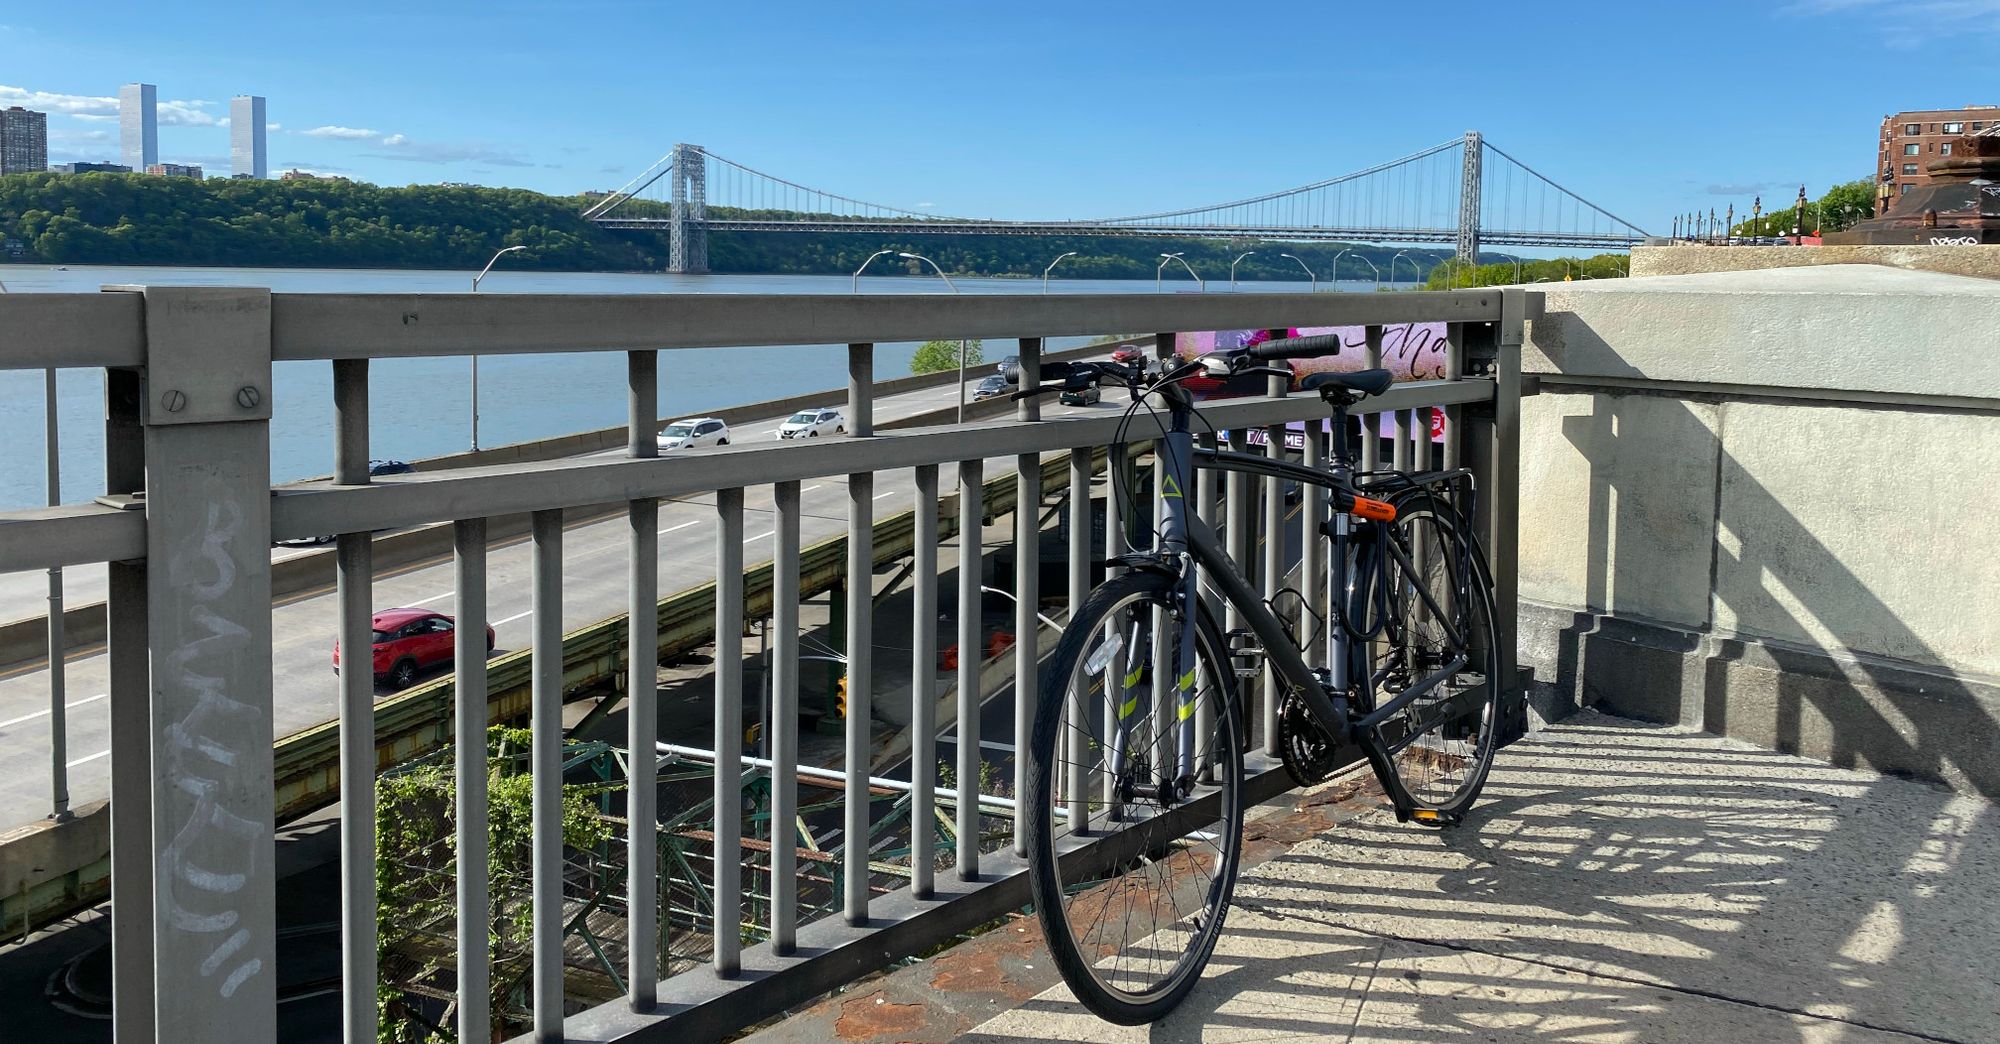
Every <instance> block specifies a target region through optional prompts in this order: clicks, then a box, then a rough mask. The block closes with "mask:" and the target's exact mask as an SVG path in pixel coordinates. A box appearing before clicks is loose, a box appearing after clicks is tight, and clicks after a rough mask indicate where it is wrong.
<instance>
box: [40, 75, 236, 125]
mask: <svg viewBox="0 0 2000 1044" xmlns="http://www.w3.org/2000/svg"><path fill="white" fill-rule="evenodd" d="M7 105H19V106H22V107H24V108H29V109H35V110H38V111H41V112H53V113H61V114H63V115H66V116H72V117H75V118H76V119H79V120H89V121H105V120H115V119H117V118H118V99H117V98H110V97H103V96H100V95H94V94H57V93H54V92H52V91H31V90H29V89H27V88H26V87H9V86H7V85H5V84H0V106H7ZM213 108H215V103H214V102H212V101H201V100H199V99H190V100H186V101H177V100H168V101H163V102H159V103H158V104H157V105H156V106H155V108H154V112H155V113H156V114H157V116H158V119H159V122H160V125H161V126H163V127H219V126H223V125H225V124H226V123H227V121H226V120H224V119H222V118H220V117H218V116H216V115H215V114H214V113H212V112H208V111H206V110H208V109H213Z"/></svg>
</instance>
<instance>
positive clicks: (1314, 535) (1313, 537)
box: [1298, 420, 1327, 662]
mask: <svg viewBox="0 0 2000 1044" xmlns="http://www.w3.org/2000/svg"><path fill="white" fill-rule="evenodd" d="M1322 423H1323V422H1321V421H1318V420H1312V421H1308V422H1306V428H1305V455H1304V458H1303V460H1302V461H1301V463H1302V464H1303V465H1304V466H1305V467H1306V468H1308V469H1310V470H1313V471H1318V470H1320V469H1321V468H1323V467H1325V466H1326V448H1325V447H1326V442H1325V438H1326V436H1325V434H1324V432H1323V431H1322V430H1321V426H1322ZM1325 496H1326V489H1325V488H1324V487H1322V486H1315V485H1313V484H1312V483H1310V482H1308V483H1303V484H1302V485H1301V488H1300V489H1299V547H1300V551H1299V587H1298V590H1299V596H1300V600H1301V605H1300V608H1299V616H1300V619H1299V629H1298V633H1299V637H1300V638H1301V639H1304V640H1306V644H1307V647H1308V648H1307V651H1308V652H1310V646H1311V644H1312V643H1311V641H1310V636H1311V634H1312V628H1313V626H1314V622H1315V621H1318V620H1325V619H1326V612H1325V610H1324V608H1323V607H1322V604H1323V602H1324V601H1325V596H1326V590H1327V588H1326V582H1325V580H1324V579H1322V578H1323V577H1325V576H1326V575H1327V568H1326V551H1327V546H1326V537H1324V536H1322V535H1321V534H1320V531H1319V525H1320V516H1321V514H1322V513H1323V512H1324V511H1325V504H1326V500H1325ZM1308 662H1310V660H1308Z"/></svg>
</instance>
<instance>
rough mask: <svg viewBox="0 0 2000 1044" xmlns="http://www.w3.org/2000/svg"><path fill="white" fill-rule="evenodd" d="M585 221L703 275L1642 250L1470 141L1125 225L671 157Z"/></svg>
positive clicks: (1623, 224)
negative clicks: (979, 247)
mask: <svg viewBox="0 0 2000 1044" xmlns="http://www.w3.org/2000/svg"><path fill="white" fill-rule="evenodd" d="M584 217H586V218H588V219H590V220H591V221H594V222H596V223H598V224H600V225H603V226H605V227H607V228H625V229H654V230H659V229H664V230H666V231H667V233H668V270H669V271H672V272H706V271H707V270H708V234H709V233H710V232H718V231H729V232H853V233H877V234H894V235H912V234H931V235H943V234H948V235H966V234H981V235H1015V236H1159V237H1176V238H1181V237H1193V238H1202V239H1232V240H1266V241H1268V240H1294V241H1309V240H1339V241H1352V242H1361V243H1451V244H1454V245H1455V246H1456V249H1457V253H1458V256H1459V258H1461V259H1462V260H1465V261H1468V262H1471V261H1475V260H1476V259H1477V258H1478V256H1479V250H1480V248H1481V247H1482V246H1525V247H1553V248H1558V249H1571V250H1623V249H1627V248H1629V247H1630V246H1632V245H1633V244H1634V243H1637V242H1639V241H1640V240H1642V239H1644V238H1645V237H1646V232H1645V231H1644V230H1642V229H1640V228H1639V227H1638V226H1637V225H1634V224H1633V223H1631V222H1630V221H1626V220H1625V219H1623V218H1621V217H1619V216H1617V215H1615V214H1613V213H1611V212H1610V211H1607V210H1605V209H1604V208H1603V207H1600V206H1598V205H1596V204H1594V203H1592V202H1590V201H1589V200H1586V199H1584V198H1583V197H1582V196H1579V195H1577V194H1576V193H1575V192H1572V191H1570V190H1569V189H1567V188H1564V187H1563V186H1562V185H1560V184H1558V183H1557V182H1556V181H1554V180H1553V179H1551V178H1549V177H1548V176H1546V175H1544V174H1542V173H1540V172H1539V171H1536V170H1535V169H1534V168H1532V167H1530V166H1528V165H1527V164H1525V163H1523V162H1521V161H1520V160H1518V159H1515V158H1514V157H1513V156H1511V155H1509V154H1508V153H1506V152H1505V151H1503V150H1502V149H1501V148H1500V147H1499V146H1497V145H1494V144H1492V143H1491V142H1488V141H1486V140H1485V138H1484V137H1482V136H1481V135H1480V133H1479V132H1478V131H1468V132H1467V133H1466V134H1465V136H1464V137H1463V138H1455V139H1453V140H1451V141H1447V142H1443V143H1441V144H1438V145H1433V146H1431V147H1430V148H1428V149H1424V150H1422V151H1420V152H1415V153H1411V154H1410V155H1408V156H1404V157H1402V158H1400V159H1395V160H1391V161H1389V162H1387V163H1381V164H1377V165H1375V166H1372V167H1369V168H1367V169H1365V170H1358V171H1355V172H1353V173H1351V174H1344V175H1341V176H1340V177H1336V178H1328V179H1326V180H1324V181H1315V182H1313V183H1311V184H1308V185H1300V186H1298V187H1296V188H1289V189H1283V190H1281V191H1277V192H1267V193H1263V194H1261V195H1255V196H1247V197H1244V198H1242V199H1236V200H1231V201H1228V202H1225V203H1211V204H1207V205H1204V206H1195V207H1187V208H1184V209H1180V210H1164V211H1156V212H1153V213H1147V214H1133V215H1128V216H1125V217H1111V218H1095V219H1089V220H1064V221H1007V220H998V219H990V218H970V217H944V216H940V215H938V214H934V213H931V212H929V211H927V210H923V209H918V208H912V207H896V206H887V205H883V204H879V203H869V202H866V201H864V200H860V199H855V198H853V197H851V196H843V195H840V194H838V193H833V192H827V191H823V190H820V189H815V188H811V187H808V186H806V185H802V184H799V183H798V182H795V181H791V180H788V179H786V178H781V177H778V176H777V175H774V174H767V173H765V172H763V171H760V170H756V169H754V168H751V167H748V166H745V165H743V164H741V163H738V162H736V161H735V160H731V159H726V158H724V157H722V156H718V155H716V154H715V153H712V152H709V151H708V150H707V149H704V148H702V147H701V146H700V145H689V144H678V145H675V146H674V147H673V150H672V151H670V152H668V153H667V154H666V155H664V156H662V157H660V158H659V159H658V160H656V161H655V162H654V163H653V165H652V166H650V167H648V168H646V169H645V170H644V171H642V172H640V174H639V175H638V176H637V177H635V178H633V179H632V180H631V181H628V182H626V184H625V185H624V186H623V187H621V188H619V189H618V191H616V192H613V193H611V194H610V195H608V196H605V197H603V198H601V199H599V200H597V201H596V202H595V203H594V204H593V205H592V206H591V207H590V209H588V210H587V211H585V212H584Z"/></svg>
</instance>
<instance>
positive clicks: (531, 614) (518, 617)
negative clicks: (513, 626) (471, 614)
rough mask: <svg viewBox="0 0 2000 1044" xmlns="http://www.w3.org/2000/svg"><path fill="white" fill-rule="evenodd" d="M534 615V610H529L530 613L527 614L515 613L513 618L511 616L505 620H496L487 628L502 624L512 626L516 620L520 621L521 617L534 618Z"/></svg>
mask: <svg viewBox="0 0 2000 1044" xmlns="http://www.w3.org/2000/svg"><path fill="white" fill-rule="evenodd" d="M533 615H535V611H534V610H533V609H530V610H528V611H527V612H525V613H515V614H514V615H512V616H510V617H508V618H506V619H505V620H495V621H493V622H492V623H490V624H488V625H487V626H489V627H498V626H500V625H501V624H510V623H513V622H514V621H516V620H519V619H520V618H521V617H523V616H533Z"/></svg>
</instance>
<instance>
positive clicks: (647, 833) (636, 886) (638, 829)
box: [625, 349, 660, 1011]
mask: <svg viewBox="0 0 2000 1044" xmlns="http://www.w3.org/2000/svg"><path fill="white" fill-rule="evenodd" d="M625 378H626V411H625V412H626V432H625V452H626V455H627V456H630V457H633V458H635V459H649V458H652V457H657V456H659V455H660V442H659V438H658V436H657V435H656V434H655V432H654V427H653V426H654V425H655V424H657V423H659V416H660V353H659V352H657V351H654V350H651V349H646V350H643V351H633V352H627V353H625ZM625 521H626V528H627V530H628V533H627V537H626V542H627V558H628V560H629V563H630V565H629V568H630V575H629V577H628V579H627V582H626V604H625V624H626V644H625V667H626V672H627V674H626V680H625V696H626V700H627V704H626V708H625V715H626V744H625V745H626V753H625V757H626V759H627V760H626V772H627V777H626V791H625V795H626V796H625V834H626V837H625V874H626V883H625V888H626V896H627V900H626V925H625V930H626V935H627V943H626V946H627V956H626V971H625V981H626V984H627V988H628V991H629V996H628V1001H629V1003H630V1005H631V1008H632V1010H633V1011H645V1010H647V1009H649V1008H651V1007H652V1006H653V1003H654V1001H655V999H656V996H657V992H658V987H659V980H660V947H659V924H660V919H659V909H658V908H659V902H660V848H659V840H658V823H659V800H660V796H659V790H660V782H659V780H660V767H659V766H660V752H659V742H660V727H659V713H660V712H659V707H660V700H659V690H660V656H659V651H660V533H659V529H660V502H659V500H657V499H655V498H651V497H645V498H641V499H638V500H634V501H632V502H631V503H630V504H627V505H626V508H625Z"/></svg>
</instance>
